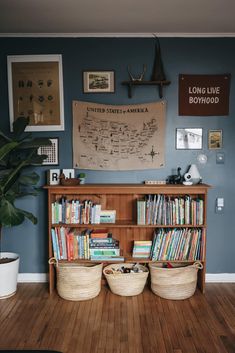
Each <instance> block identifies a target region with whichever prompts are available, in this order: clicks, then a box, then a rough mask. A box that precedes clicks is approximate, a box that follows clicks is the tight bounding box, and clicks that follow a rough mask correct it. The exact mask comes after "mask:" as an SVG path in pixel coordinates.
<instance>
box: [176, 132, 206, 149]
mask: <svg viewBox="0 0 235 353" xmlns="http://www.w3.org/2000/svg"><path fill="white" fill-rule="evenodd" d="M176 149H177V150H200V149H202V129H201V128H181V129H176Z"/></svg>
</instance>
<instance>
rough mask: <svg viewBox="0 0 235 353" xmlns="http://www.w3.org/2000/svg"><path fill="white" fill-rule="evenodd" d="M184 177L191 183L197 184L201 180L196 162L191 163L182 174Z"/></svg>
mask: <svg viewBox="0 0 235 353" xmlns="http://www.w3.org/2000/svg"><path fill="white" fill-rule="evenodd" d="M184 178H185V180H186V181H188V182H189V181H190V182H192V183H193V184H199V183H201V181H202V178H201V176H200V174H199V171H198V169H197V166H196V164H191V166H190V167H189V170H188V172H187V173H186V174H184Z"/></svg>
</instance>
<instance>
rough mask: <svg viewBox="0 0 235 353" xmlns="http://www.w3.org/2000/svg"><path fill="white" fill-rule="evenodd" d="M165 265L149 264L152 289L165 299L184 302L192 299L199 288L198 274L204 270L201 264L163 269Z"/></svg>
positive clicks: (197, 262)
mask: <svg viewBox="0 0 235 353" xmlns="http://www.w3.org/2000/svg"><path fill="white" fill-rule="evenodd" d="M162 265H163V263H151V264H149V268H150V275H151V289H152V291H153V293H154V294H157V295H159V297H162V298H165V299H173V300H182V299H187V298H189V297H191V296H192V295H193V294H194V293H195V290H196V286H197V272H198V270H199V269H202V268H203V265H202V263H201V262H199V261H196V262H195V263H194V264H192V265H175V266H180V267H173V268H163V267H162Z"/></svg>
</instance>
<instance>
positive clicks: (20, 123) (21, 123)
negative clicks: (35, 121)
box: [13, 116, 29, 139]
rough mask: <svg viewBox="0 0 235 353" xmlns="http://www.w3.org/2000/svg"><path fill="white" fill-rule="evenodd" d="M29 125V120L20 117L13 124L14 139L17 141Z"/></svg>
mask: <svg viewBox="0 0 235 353" xmlns="http://www.w3.org/2000/svg"><path fill="white" fill-rule="evenodd" d="M28 124H29V118H25V117H24V116H20V117H19V118H17V119H16V120H15V121H14V123H13V134H14V138H15V139H19V138H20V136H21V135H22V134H23V132H24V130H25V128H26V127H27V125H28Z"/></svg>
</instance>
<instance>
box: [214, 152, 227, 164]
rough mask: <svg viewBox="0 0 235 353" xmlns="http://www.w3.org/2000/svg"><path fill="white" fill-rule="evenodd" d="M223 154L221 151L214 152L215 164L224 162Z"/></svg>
mask: <svg viewBox="0 0 235 353" xmlns="http://www.w3.org/2000/svg"><path fill="white" fill-rule="evenodd" d="M224 161H225V155H224V153H223V152H217V153H216V164H224Z"/></svg>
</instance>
